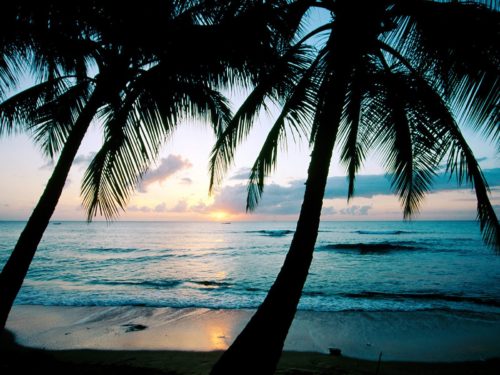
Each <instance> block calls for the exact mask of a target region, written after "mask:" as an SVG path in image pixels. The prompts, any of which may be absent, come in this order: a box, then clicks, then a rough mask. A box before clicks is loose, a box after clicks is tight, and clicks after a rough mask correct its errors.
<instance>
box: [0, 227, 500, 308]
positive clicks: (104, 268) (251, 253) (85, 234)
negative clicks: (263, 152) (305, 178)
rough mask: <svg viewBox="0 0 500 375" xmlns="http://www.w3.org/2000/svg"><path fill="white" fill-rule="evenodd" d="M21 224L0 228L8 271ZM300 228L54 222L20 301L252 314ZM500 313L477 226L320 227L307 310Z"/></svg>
mask: <svg viewBox="0 0 500 375" xmlns="http://www.w3.org/2000/svg"><path fill="white" fill-rule="evenodd" d="M23 226H24V223H22V222H0V265H3V264H4V263H5V261H6V260H7V257H8V255H9V254H10V251H11V250H12V248H13V246H14V244H15V242H16V240H17V237H18V236H19V234H20V232H21V230H22V229H23ZM294 229H295V223H293V222H245V223H241V222H240V223H231V224H222V223H184V222H182V223H181V222H176V223H175V222H153V223H151V222H117V223H113V224H111V225H109V224H106V223H102V222H95V223H91V224H87V223H84V222H61V223H51V224H50V225H49V228H48V230H47V232H46V234H45V236H44V239H43V241H42V243H41V244H40V247H39V249H38V251H37V254H36V256H35V259H34V261H33V264H32V267H31V269H30V272H29V274H28V276H27V279H26V281H25V283H24V285H23V288H22V290H21V292H20V294H19V296H18V298H17V300H16V303H17V304H43V305H71V306H73V305H74V306H91V305H102V306H114V305H146V306H169V307H209V308H255V307H257V306H258V305H259V303H260V302H262V300H263V299H264V297H265V295H266V292H267V290H268V289H269V287H270V286H271V284H272V282H273V280H274V278H275V277H276V275H277V273H278V272H279V269H280V267H281V265H282V262H283V260H284V257H285V254H286V251H287V250H288V246H289V244H290V241H291V239H292V236H293V231H294ZM299 308H300V309H302V310H312V311H344V310H366V311H399V310H405V311H413V310H425V309H449V310H465V311H482V312H492V313H500V256H498V255H495V254H494V252H493V251H492V250H491V249H488V248H487V247H486V246H484V244H483V243H482V240H481V235H480V232H479V228H478V225H477V223H475V222H423V221H422V222H420V221H419V222H411V223H406V222H323V223H322V224H321V228H320V233H319V236H318V241H317V245H316V251H315V255H314V261H313V264H312V267H311V270H310V275H309V278H308V281H307V284H306V287H305V290H304V293H303V297H302V300H301V303H300V306H299Z"/></svg>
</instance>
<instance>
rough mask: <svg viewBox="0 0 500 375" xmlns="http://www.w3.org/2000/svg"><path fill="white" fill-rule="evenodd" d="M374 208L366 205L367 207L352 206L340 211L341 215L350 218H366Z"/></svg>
mask: <svg viewBox="0 0 500 375" xmlns="http://www.w3.org/2000/svg"><path fill="white" fill-rule="evenodd" d="M371 208H372V206H371V205H365V206H357V205H354V206H350V207H346V208H343V209H341V210H340V213H341V214H342V215H350V216H364V215H368V210H370V209H371Z"/></svg>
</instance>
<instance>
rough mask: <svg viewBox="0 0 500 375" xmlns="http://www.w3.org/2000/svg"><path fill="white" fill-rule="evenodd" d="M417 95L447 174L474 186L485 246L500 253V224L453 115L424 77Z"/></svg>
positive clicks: (480, 172) (420, 80) (420, 79)
mask: <svg viewBox="0 0 500 375" xmlns="http://www.w3.org/2000/svg"><path fill="white" fill-rule="evenodd" d="M415 82H416V90H415V95H416V96H418V97H420V98H421V100H422V102H425V106H426V109H427V111H428V114H429V117H432V118H433V122H432V124H433V127H434V131H435V132H437V133H438V137H439V138H440V139H441V143H440V148H441V151H440V152H441V154H442V156H443V157H446V158H447V160H446V170H447V172H448V173H449V174H450V176H455V177H456V179H457V183H458V184H459V185H463V184H470V185H471V186H473V188H474V190H475V193H476V198H477V217H478V220H479V223H480V227H481V232H482V234H483V238H484V240H485V242H486V243H487V244H488V245H490V246H492V247H494V248H496V250H497V251H499V250H500V224H499V222H498V218H497V216H496V213H495V210H494V209H493V206H492V205H491V202H490V200H489V194H488V193H489V189H488V183H487V181H486V179H485V178H484V175H483V173H482V171H481V168H480V167H479V164H478V161H477V159H476V158H475V156H474V154H473V152H472V150H471V149H470V147H469V145H468V144H467V141H466V140H465V137H464V136H463V134H462V132H461V130H460V128H459V126H458V124H457V123H456V121H455V119H454V118H453V115H452V114H451V113H450V110H449V109H448V107H447V106H446V104H445V102H444V100H443V99H442V98H441V97H440V96H439V95H438V94H437V93H436V92H435V91H434V90H433V89H432V87H430V85H429V84H428V82H427V81H426V80H424V79H422V77H418V76H416V77H415Z"/></svg>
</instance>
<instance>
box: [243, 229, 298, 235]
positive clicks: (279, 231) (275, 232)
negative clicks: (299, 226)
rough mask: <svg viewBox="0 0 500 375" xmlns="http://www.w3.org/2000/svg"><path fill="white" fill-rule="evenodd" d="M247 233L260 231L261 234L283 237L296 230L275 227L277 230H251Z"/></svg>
mask: <svg viewBox="0 0 500 375" xmlns="http://www.w3.org/2000/svg"><path fill="white" fill-rule="evenodd" d="M245 233H258V234H260V235H261V236H269V237H283V236H286V235H288V234H292V233H294V231H293V230H287V229H275V230H251V231H247V232H245Z"/></svg>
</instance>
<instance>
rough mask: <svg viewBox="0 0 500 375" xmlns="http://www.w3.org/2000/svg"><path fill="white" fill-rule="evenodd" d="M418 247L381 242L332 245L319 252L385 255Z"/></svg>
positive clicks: (406, 243) (322, 248)
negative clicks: (337, 251) (345, 251)
mask: <svg viewBox="0 0 500 375" xmlns="http://www.w3.org/2000/svg"><path fill="white" fill-rule="evenodd" d="M416 248H417V247H416V246H414V245H409V244H408V242H404V243H402V242H395V243H388V242H379V243H344V244H330V245H324V246H321V247H319V248H318V250H348V251H352V250H354V251H358V252H359V253H360V254H385V253H389V252H392V251H406V250H415V249H416Z"/></svg>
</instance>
